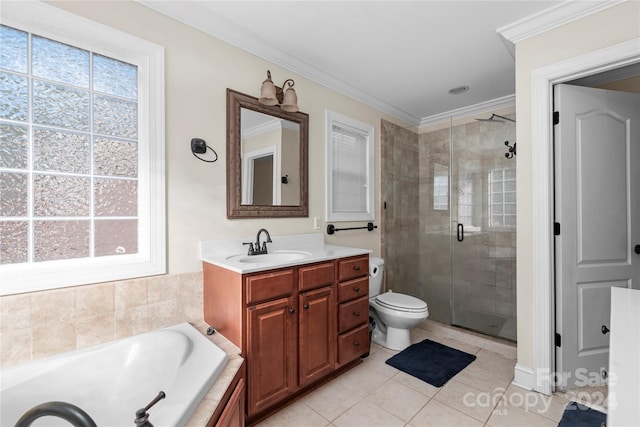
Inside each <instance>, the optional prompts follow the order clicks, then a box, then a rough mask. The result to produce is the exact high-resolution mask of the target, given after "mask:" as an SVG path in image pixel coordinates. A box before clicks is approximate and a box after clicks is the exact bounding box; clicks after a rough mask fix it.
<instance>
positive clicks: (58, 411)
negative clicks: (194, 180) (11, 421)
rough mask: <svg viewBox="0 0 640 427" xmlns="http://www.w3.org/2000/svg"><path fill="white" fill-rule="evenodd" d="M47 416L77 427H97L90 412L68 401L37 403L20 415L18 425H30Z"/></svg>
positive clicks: (20, 426)
mask: <svg viewBox="0 0 640 427" xmlns="http://www.w3.org/2000/svg"><path fill="white" fill-rule="evenodd" d="M46 416H54V417H58V418H62V419H63V420H65V421H68V422H69V423H71V424H72V425H73V426H75V427H97V425H96V423H95V422H94V421H93V420H92V419H91V417H90V416H89V414H87V413H86V412H85V411H83V410H82V409H80V408H78V407H77V406H76V405H73V404H71V403H67V402H45V403H41V404H39V405H36V406H34V407H33V408H31V409H29V410H28V411H27V412H25V413H24V414H23V415H22V416H21V417H20V419H19V420H18V422H17V423H16V427H29V426H30V425H31V423H33V422H34V421H35V420H37V419H38V418H40V417H46Z"/></svg>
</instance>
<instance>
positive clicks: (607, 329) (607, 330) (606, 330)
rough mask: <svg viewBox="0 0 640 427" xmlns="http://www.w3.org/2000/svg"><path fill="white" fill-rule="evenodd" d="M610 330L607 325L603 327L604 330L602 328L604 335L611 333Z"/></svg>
mask: <svg viewBox="0 0 640 427" xmlns="http://www.w3.org/2000/svg"><path fill="white" fill-rule="evenodd" d="M609 330H610V329H609V328H607V326H606V325H602V328H600V331H601V332H602V335H605V334H607V333H608V332H609Z"/></svg>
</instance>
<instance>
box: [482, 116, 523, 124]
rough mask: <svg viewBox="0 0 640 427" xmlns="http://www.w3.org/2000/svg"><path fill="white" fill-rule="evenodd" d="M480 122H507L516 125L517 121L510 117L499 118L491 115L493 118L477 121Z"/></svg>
mask: <svg viewBox="0 0 640 427" xmlns="http://www.w3.org/2000/svg"><path fill="white" fill-rule="evenodd" d="M476 120H477V121H479V122H495V123H504V122H505V120H507V121H510V122H513V123H515V122H516V121H515V120H513V119H510V118H509V117H504V116H499V115H497V114H491V117H489V118H488V119H476Z"/></svg>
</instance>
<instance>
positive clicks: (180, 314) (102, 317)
mask: <svg viewBox="0 0 640 427" xmlns="http://www.w3.org/2000/svg"><path fill="white" fill-rule="evenodd" d="M50 3H51V4H53V5H54V6H56V7H59V8H62V9H65V10H68V11H70V12H73V13H75V14H78V15H81V16H84V17H86V18H88V19H91V20H94V21H97V22H99V23H102V24H106V25H108V26H111V27H113V28H116V29H119V30H122V31H124V32H127V33H130V34H133V35H135V36H138V37H141V38H143V39H146V40H149V41H151V42H154V43H156V44H159V45H161V46H164V48H165V79H166V80H165V97H166V103H165V114H166V116H165V117H166V124H165V129H166V159H167V160H166V166H167V169H166V170H167V177H166V180H167V233H168V235H167V237H168V238H167V242H168V243H167V245H168V250H167V257H168V270H169V271H168V273H169V275H167V276H156V277H150V278H144V279H136V280H131V281H125V282H114V283H107V284H98V285H91V286H84V287H76V288H68V289H63V290H54V291H46V292H34V293H31V294H22V295H11V296H5V297H1V298H0V323H1V325H2V326H1V329H0V331H1V332H0V342H1V345H0V365H3V366H8V365H11V364H15V363H20V362H26V361H29V360H31V359H35V358H39V357H44V356H46V355H50V354H54V353H58V352H62V351H68V350H72V349H74V348H80V347H83V346H86V345H89V344H95V343H99V342H107V341H111V340H113V339H115V338H120V337H124V336H127V335H131V334H133V333H139V332H144V331H146V330H149V329H153V328H157V327H161V326H167V325H168V324H172V323H178V322H183V321H189V320H197V319H198V318H201V316H202V302H201V301H202V295H201V287H199V286H198V283H199V282H198V277H201V276H200V271H201V263H200V260H199V259H198V242H199V241H200V240H209V239H229V238H239V237H248V236H254V235H255V234H256V232H257V231H258V229H260V228H263V227H264V228H267V229H268V230H269V231H270V233H271V236H272V237H273V238H274V239H277V236H278V234H297V233H312V232H324V230H325V229H326V225H325V223H324V222H321V229H320V230H314V229H313V217H316V216H317V217H320V218H321V219H322V220H324V217H325V207H324V206H325V202H324V189H325V109H331V110H333V111H336V112H338V113H341V114H345V115H347V116H351V117H353V118H354V119H356V120H360V121H363V122H366V123H370V124H371V125H373V126H374V127H375V129H376V182H380V172H379V171H380V167H379V151H380V149H379V135H380V132H379V130H380V120H381V119H382V118H385V119H387V120H391V121H394V122H398V121H397V120H396V119H393V118H391V117H388V116H385V115H384V114H382V113H381V112H379V111H376V110H374V109H372V108H370V107H367V106H365V105H363V104H361V103H359V102H356V101H354V100H352V99H350V98H348V97H346V96H343V95H340V94H338V93H336V92H333V91H331V90H328V89H327V88H325V87H322V86H320V85H318V84H316V83H314V82H312V81H309V80H307V79H305V78H303V77H300V76H298V75H295V74H293V73H291V72H290V71H286V70H283V69H282V68H280V67H278V66H276V65H274V64H272V63H269V62H267V61H264V60H262V59H260V58H258V57H256V56H253V55H251V54H249V53H246V52H245V51H242V50H240V49H238V48H235V47H233V46H231V45H228V44H226V43H224V42H222V41H220V40H218V39H216V38H214V37H211V36H208V35H206V34H204V33H202V32H200V31H197V30H194V29H192V28H190V27H188V26H186V25H183V24H181V23H178V22H177V21H174V20H171V19H169V18H167V17H165V16H163V15H161V14H159V13H157V12H154V11H152V10H150V9H148V8H146V7H144V6H141V5H140V4H138V3H135V2H133V1H106V2H94V1H84V2H74V1H67V2H59V1H56V2H50ZM267 69H270V70H271V73H272V75H273V77H274V81H275V83H276V84H280V83H281V82H283V81H284V80H285V79H286V78H293V79H294V80H295V82H296V91H297V94H298V98H299V106H300V109H301V111H304V112H305V113H307V114H309V218H291V219H289V218H282V219H246V220H228V219H227V218H226V157H225V151H226V148H225V147H226V89H227V88H232V89H235V90H238V91H240V92H244V93H247V94H250V95H253V96H257V95H258V94H259V90H260V84H261V83H262V81H263V80H264V79H265V77H266V72H267ZM193 137H200V138H203V139H205V140H206V141H207V145H209V146H210V147H212V148H213V149H215V150H216V151H217V152H218V154H219V160H218V161H217V162H216V163H204V162H201V161H199V160H197V159H196V158H195V157H194V156H193V155H192V154H191V152H190V141H191V138H193ZM378 193H379V189H377V191H376V194H378ZM379 212H380V210H379V196H376V216H377V218H376V223H377V224H378V223H379ZM380 231H381V230H380V228H378V229H377V230H374V231H373V232H367V231H355V232H351V233H348V232H345V233H339V234H336V235H334V236H325V239H326V241H327V242H329V243H333V244H341V245H348V246H355V247H362V248H366V249H371V250H373V251H374V253H375V254H379V253H380ZM194 280H195V282H194ZM123 293H124V294H123ZM129 294H131V295H136V296H137V298H136V299H135V301H136V302H135V303H132V302H131V301H130V300H129V299H128V298H127V297H126V295H129ZM123 295H124V296H123ZM138 298H139V299H138ZM87 301H88V302H87ZM87 304H90V305H91V307H94V308H89V309H88V308H87ZM131 304H135V307H132V306H131ZM90 325H92V326H94V328H93V329H90V328H89V326H90ZM43 328H44V329H43Z"/></svg>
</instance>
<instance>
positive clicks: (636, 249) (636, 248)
mask: <svg viewBox="0 0 640 427" xmlns="http://www.w3.org/2000/svg"><path fill="white" fill-rule="evenodd" d="M633 252H635V253H637V254H639V255H640V245H636V247H635V248H633Z"/></svg>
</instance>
